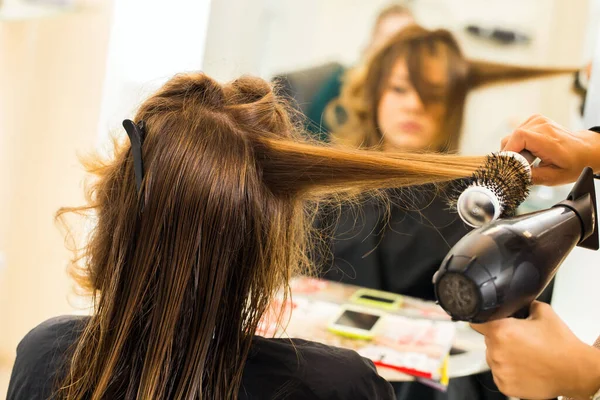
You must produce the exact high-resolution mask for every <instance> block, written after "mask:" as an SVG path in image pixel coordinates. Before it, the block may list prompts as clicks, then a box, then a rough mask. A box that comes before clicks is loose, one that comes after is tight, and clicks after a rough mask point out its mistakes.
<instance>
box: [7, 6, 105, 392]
mask: <svg viewBox="0 0 600 400" xmlns="http://www.w3.org/2000/svg"><path fill="white" fill-rule="evenodd" d="M111 8H112V2H109V1H105V2H102V3H100V2H99V3H95V4H93V5H92V4H90V5H89V7H85V8H83V9H81V10H79V11H78V12H76V13H69V14H65V15H56V16H54V17H52V18H44V19H33V20H19V21H11V22H6V21H0V54H2V59H1V60H2V62H1V63H0V88H2V90H0V251H1V252H3V253H4V254H5V256H6V264H5V265H6V268H5V270H4V271H2V272H1V273H0V326H1V328H0V363H1V362H2V361H3V360H4V361H6V360H8V361H9V363H10V361H12V358H13V357H14V355H15V353H14V352H15V349H16V345H17V343H18V341H19V340H20V339H21V338H22V337H23V335H25V334H26V333H27V331H28V330H29V329H31V328H33V327H34V326H35V325H37V324H38V323H40V322H41V321H43V320H44V319H47V318H49V317H51V316H55V315H60V314H64V313H71V312H73V311H74V310H73V307H72V305H71V304H70V303H69V296H68V295H69V293H70V292H71V282H70V280H69V279H68V277H67V274H66V266H67V263H68V260H69V258H70V253H69V252H68V251H67V249H66V248H65V245H64V240H63V235H62V234H61V232H60V231H59V229H58V228H57V226H56V224H55V222H54V213H55V212H56V211H57V210H58V208H59V207H62V206H74V205H75V206H76V205H81V204H83V202H84V199H83V190H82V187H81V182H82V180H83V177H84V172H83V169H82V167H81V165H80V163H79V159H78V155H80V154H82V153H85V152H86V151H88V150H90V149H91V148H93V142H94V138H95V133H96V127H97V123H98V116H99V110H100V98H101V93H102V83H103V79H104V72H105V64H106V62H105V60H106V54H107V45H108V34H109V25H110V10H111ZM74 39H76V40H74ZM4 55H10V57H8V56H7V57H4ZM1 395H2V394H1V393H0V396H1Z"/></svg>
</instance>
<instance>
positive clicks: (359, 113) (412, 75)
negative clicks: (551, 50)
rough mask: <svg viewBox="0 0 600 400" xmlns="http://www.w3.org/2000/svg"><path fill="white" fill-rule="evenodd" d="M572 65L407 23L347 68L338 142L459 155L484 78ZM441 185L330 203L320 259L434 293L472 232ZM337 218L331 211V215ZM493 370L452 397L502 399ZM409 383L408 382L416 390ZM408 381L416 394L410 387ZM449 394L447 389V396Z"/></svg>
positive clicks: (373, 284) (347, 276)
mask: <svg viewBox="0 0 600 400" xmlns="http://www.w3.org/2000/svg"><path fill="white" fill-rule="evenodd" d="M573 71H575V69H553V68H533V67H519V66H511V65H502V64H494V63H489V62H476V61H470V60H468V59H467V58H466V57H465V56H464V55H463V53H462V51H461V49H460V46H459V44H458V42H457V40H456V39H455V38H454V36H453V35H452V34H451V33H450V32H448V31H446V30H443V29H440V30H428V29H425V28H423V27H420V26H418V25H413V26H410V27H406V28H404V29H403V30H402V31H400V32H398V33H397V34H396V35H395V36H394V37H392V38H391V39H389V40H388V41H387V42H386V43H385V44H384V45H383V46H382V47H381V48H380V49H379V50H378V51H377V52H375V53H374V54H372V56H371V57H370V58H369V59H368V60H367V61H366V62H365V63H364V64H362V65H360V66H358V67H356V68H354V69H353V70H350V71H349V72H348V73H347V75H346V76H345V77H344V84H343V86H342V91H341V95H340V97H339V98H338V99H337V100H336V101H334V102H332V103H331V104H330V105H329V106H328V110H327V114H326V115H327V118H328V122H329V125H330V126H332V127H333V128H332V135H331V137H332V139H331V140H332V142H333V143H335V144H338V145H340V146H344V147H349V148H361V149H370V150H376V151H381V152H397V151H410V152H416V153H421V154H423V153H430V154H431V153H436V154H439V153H445V154H448V153H450V154H454V153H457V152H458V151H459V147H460V141H461V133H462V124H463V115H464V111H465V102H466V99H467V96H468V94H469V92H470V91H471V90H473V89H476V88H479V87H481V86H485V85H489V84H494V83H506V82H512V81H516V82H519V81H522V80H525V79H529V78H536V77H543V76H551V75H554V74H563V73H571V72H573ZM442 191H443V187H442V186H440V185H437V186H434V185H425V186H421V187H415V188H410V189H402V190H397V189H393V190H391V192H392V193H391V195H392V197H393V198H397V197H398V196H400V195H401V196H402V197H403V200H404V201H403V202H402V203H401V204H397V205H394V206H393V207H391V208H390V207H388V204H382V203H381V202H379V201H377V199H369V200H368V201H365V202H363V204H362V205H361V207H360V209H358V208H357V207H356V206H355V205H354V204H353V205H352V206H348V207H342V208H341V213H340V212H339V211H338V212H331V211H328V212H324V213H323V216H322V217H321V218H319V219H318V220H317V221H318V226H322V227H328V228H329V229H330V230H331V231H332V233H331V237H332V238H333V240H331V243H330V248H331V251H330V254H328V255H327V257H325V258H324V259H323V260H319V263H320V264H321V269H322V274H323V276H324V277H325V278H327V279H330V280H335V281H341V282H345V283H351V284H355V285H359V286H364V287H369V288H373V289H379V290H386V291H390V292H394V293H399V294H403V295H410V296H414V297H419V298H422V299H426V300H435V296H434V292H433V285H432V283H431V281H432V277H433V274H434V273H435V272H436V271H437V270H438V268H439V266H440V263H441V262H442V260H443V258H444V257H445V255H446V254H447V252H448V250H449V249H450V248H451V247H452V246H453V245H454V244H456V242H458V240H460V238H462V237H463V236H464V235H465V234H467V233H468V231H469V229H470V228H469V227H467V226H466V225H465V224H464V223H463V222H462V221H461V220H460V218H459V217H458V215H457V214H456V213H452V212H450V211H449V210H448V205H447V202H446V200H445V197H444V196H443V195H441V194H442V193H441V192H442ZM331 217H333V218H331ZM484 379H486V380H487V381H488V382H489V386H493V382H492V379H491V375H489V374H487V375H486V376H484V377H481V376H479V377H478V379H477V380H474V382H473V384H468V383H467V384H463V383H464V382H460V385H461V387H460V388H458V387H457V386H456V385H458V384H459V382H457V381H456V380H453V381H451V386H450V388H449V391H450V395H449V396H448V398H453V397H452V396H453V395H454V394H455V393H456V391H458V392H460V394H459V396H464V397H460V398H473V399H502V398H505V396H503V395H502V394H501V393H494V392H492V391H489V390H486V389H484V388H480V387H478V386H480V385H479V382H478V381H479V380H484ZM409 387H410V389H409ZM409 390H410V393H409ZM397 391H398V392H399V393H402V394H400V395H399V398H401V399H412V398H442V397H443V395H442V394H440V393H437V392H435V391H433V390H430V389H429V388H425V387H424V386H421V387H419V386H414V385H403V387H402V388H401V389H400V388H397ZM444 398H445V397H444Z"/></svg>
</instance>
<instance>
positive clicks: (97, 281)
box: [58, 73, 481, 400]
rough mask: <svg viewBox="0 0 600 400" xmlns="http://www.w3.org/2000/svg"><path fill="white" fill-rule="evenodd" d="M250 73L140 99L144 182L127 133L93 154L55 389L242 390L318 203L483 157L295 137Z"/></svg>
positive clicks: (449, 174)
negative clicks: (78, 312)
mask: <svg viewBox="0 0 600 400" xmlns="http://www.w3.org/2000/svg"><path fill="white" fill-rule="evenodd" d="M287 110H288V108H287V106H286V105H285V104H284V103H283V102H282V100H280V98H279V97H278V96H277V95H276V94H275V93H274V92H273V90H272V88H271V86H270V85H269V84H268V83H266V82H265V81H263V80H261V79H259V78H251V77H243V78H240V79H237V80H235V81H233V82H231V83H228V84H225V85H220V84H218V83H217V82H215V81H214V80H212V79H211V78H209V77H207V76H206V75H204V74H200V73H194V74H185V75H178V76H175V77H174V78H172V79H171V80H170V81H169V82H167V83H166V84H165V85H164V86H163V87H162V88H161V89H160V90H159V91H158V92H157V93H156V94H154V95H153V96H151V97H150V98H149V99H148V100H146V101H145V102H144V103H143V104H142V105H141V107H140V109H139V111H138V112H137V115H136V116H135V121H136V122H139V121H144V122H145V126H146V130H147V133H146V135H147V137H146V139H145V142H144V145H143V161H144V168H145V176H144V180H143V183H142V185H141V189H140V191H138V190H137V187H136V182H135V178H134V168H133V158H132V157H133V156H132V152H131V147H130V145H129V142H128V141H127V142H125V143H123V144H117V145H116V148H115V154H114V157H112V158H111V159H110V160H108V161H100V160H99V159H95V160H92V161H91V162H88V165H87V166H88V169H89V170H90V172H92V173H93V174H94V175H95V177H96V179H95V181H94V182H93V184H92V185H91V186H89V187H88V201H89V205H88V206H86V207H80V208H64V209H61V210H60V211H59V212H58V217H62V216H64V215H65V213H68V212H73V211H74V212H77V213H90V214H91V216H92V217H93V218H95V221H96V224H95V228H94V230H93V232H92V235H91V237H90V238H89V240H88V241H87V244H86V245H85V247H83V250H82V252H80V253H79V254H78V255H77V257H76V258H75V259H74V263H73V269H72V272H73V275H74V277H75V278H76V279H77V281H78V283H79V284H80V285H81V286H82V287H84V288H87V289H89V290H90V291H91V294H92V295H93V299H95V310H94V311H95V312H94V314H93V315H92V317H91V319H90V320H89V322H87V324H86V326H85V329H84V331H83V333H82V335H81V336H80V338H79V340H78V343H77V344H76V347H75V349H74V352H73V355H72V357H71V358H70V363H69V365H68V366H67V367H68V368H67V371H66V372H67V373H66V375H65V378H64V381H63V382H62V384H61V387H60V390H59V391H58V395H59V397H60V398H64V399H69V400H74V399H84V398H86V399H87V398H90V399H94V400H95V399H101V398H120V399H166V398H178V399H179V398H185V399H192V398H194V399H202V398H204V399H225V398H237V395H238V391H239V389H240V385H241V380H242V374H243V370H244V366H245V362H246V358H247V356H248V352H249V349H250V346H251V343H252V338H253V335H254V332H256V329H257V324H258V322H259V320H260V318H261V316H262V315H263V313H264V312H265V310H266V308H267V306H268V304H269V302H270V301H271V299H272V297H273V296H274V294H275V293H276V292H277V291H278V290H281V289H282V288H283V289H284V292H285V293H288V292H289V286H288V282H289V279H290V277H291V276H292V275H293V274H294V273H296V272H297V271H299V270H300V269H302V268H305V267H306V268H309V266H308V265H307V263H308V260H307V257H306V254H307V250H308V249H310V248H311V246H310V244H309V243H308V240H309V237H310V236H311V235H309V234H308V230H309V229H311V228H310V227H311V224H312V223H311V215H314V211H315V209H316V206H317V204H318V200H320V199H323V198H329V199H331V197H332V195H338V196H342V195H343V194H344V193H349V192H353V191H356V190H362V191H367V190H377V189H383V188H390V187H399V186H406V185H413V184H423V183H429V182H441V181H447V180H449V179H454V178H459V177H464V176H467V175H469V174H470V173H471V172H472V171H473V170H474V169H475V168H476V167H477V166H479V165H480V162H481V160H480V158H478V157H468V158H467V157H459V156H442V155H417V154H384V153H381V152H367V151H359V150H351V149H339V148H335V147H332V146H329V145H326V144H317V143H313V142H311V141H309V140H308V139H304V137H303V136H302V134H301V133H299V132H298V131H297V130H296V129H295V128H294V126H293V125H292V124H291V122H290V116H289V114H288V111H287Z"/></svg>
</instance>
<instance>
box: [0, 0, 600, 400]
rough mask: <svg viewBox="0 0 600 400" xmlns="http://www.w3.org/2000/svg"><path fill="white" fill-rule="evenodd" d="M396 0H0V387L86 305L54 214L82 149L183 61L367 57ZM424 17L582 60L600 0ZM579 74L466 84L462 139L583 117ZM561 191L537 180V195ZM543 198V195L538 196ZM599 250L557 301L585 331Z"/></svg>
mask: <svg viewBox="0 0 600 400" xmlns="http://www.w3.org/2000/svg"><path fill="white" fill-rule="evenodd" d="M391 3H393V2H390V1H385V0H368V1H367V0H302V1H300V0H252V1H250V0H218V1H217V0H170V1H168V2H167V1H164V0H163V1H159V0H113V1H110V0H71V1H69V0H46V1H43V0H0V397H1V398H3V397H4V393H5V390H6V386H7V384H8V373H9V371H10V367H11V365H12V362H13V359H14V356H15V348H16V345H17V343H18V342H19V340H20V339H21V338H22V337H23V335H24V334H26V333H27V331H28V330H29V329H31V328H32V327H34V326H35V325H37V324H38V323H39V322H41V321H42V320H44V319H46V318H48V317H51V316H54V315H58V314H65V313H74V312H87V310H86V309H85V301H83V300H82V299H78V298H77V297H75V296H74V295H73V294H72V293H73V287H72V284H71V282H70V280H69V279H68V277H67V275H66V266H67V262H68V259H69V255H70V254H69V252H68V250H67V249H66V248H65V246H64V239H63V236H62V233H61V231H60V230H59V228H58V227H57V226H56V224H55V222H54V219H53V217H54V213H55V212H56V210H57V209H58V208H59V207H61V206H65V205H79V204H82V203H83V201H84V198H83V190H82V189H83V182H84V176H85V175H84V171H83V168H82V167H81V166H80V164H79V159H78V157H80V156H82V155H85V154H87V153H89V152H91V151H95V150H99V151H103V150H104V149H107V148H108V146H110V141H109V138H110V135H111V134H114V133H115V132H116V133H118V134H120V131H119V129H120V123H121V121H122V120H123V119H124V118H126V117H131V116H132V115H133V113H134V111H135V109H136V106H137V105H138V104H139V102H140V101H141V100H142V99H143V98H144V97H145V96H147V95H148V94H149V93H150V92H152V91H153V90H155V89H156V88H157V87H159V86H160V85H161V84H162V83H164V82H165V81H166V80H167V79H168V78H169V77H170V76H171V75H173V74H175V73H177V72H183V71H192V70H202V71H205V72H206V73H207V74H209V75H211V76H213V77H215V78H217V79H219V80H229V79H232V78H235V77H237V76H239V75H240V74H253V75H259V76H261V77H263V78H265V79H272V78H273V77H274V76H277V75H280V74H288V73H292V72H294V71H300V72H302V71H305V70H307V69H310V68H311V67H314V66H319V65H329V64H331V63H335V64H336V65H341V66H344V67H348V66H352V65H354V64H356V63H358V62H359V61H360V57H361V54H362V52H363V50H364V49H365V47H366V46H367V44H368V40H369V37H370V35H371V32H372V30H373V24H374V21H375V18H376V16H377V15H378V13H379V11H380V10H381V9H382V8H384V7H386V6H388V5H389V4H391ZM401 4H403V5H405V6H407V7H408V8H409V9H410V10H411V12H412V13H413V15H414V18H415V20H416V22H417V23H419V24H421V25H423V26H425V27H427V28H438V27H443V28H446V29H448V30H450V31H451V32H452V33H454V34H455V36H456V37H457V39H458V40H459V43H460V46H461V48H462V50H463V52H464V53H465V54H466V55H467V56H468V57H469V58H474V59H479V60H487V61H496V62H505V63H512V64H518V65H523V66H542V67H583V66H585V65H587V64H588V63H589V62H590V61H591V59H592V58H593V54H594V51H593V50H594V48H595V46H596V44H597V41H596V39H597V38H598V33H599V31H598V23H597V22H598V20H599V18H600V0H526V1H523V0H487V1H480V0H412V1H405V2H401ZM574 79H575V76H574V75H563V76H557V77H552V78H544V79H536V80H532V81H527V82H522V83H519V84H511V85H497V86H493V87H489V88H482V89H478V90H476V91H473V92H471V93H470V94H469V95H468V98H467V103H466V111H465V120H464V125H463V130H464V132H463V140H462V144H461V149H460V150H461V151H462V152H463V153H466V154H484V153H487V152H490V151H496V150H498V148H499V143H500V139H501V138H502V137H503V136H505V135H506V134H508V133H509V132H510V131H511V129H512V128H513V127H514V126H515V125H516V124H518V123H519V122H522V121H523V120H524V119H526V118H527V117H528V116H530V115H531V114H533V113H542V114H545V115H547V116H548V117H550V118H552V119H554V120H556V121H557V122H559V123H561V124H563V125H566V126H567V127H570V128H572V129H582V128H583V127H585V126H586V125H585V124H584V122H583V119H582V115H581V112H580V108H581V97H580V96H577V95H576V94H575V93H574V92H573V90H572V87H573V84H574ZM563 192H564V190H563V189H562V188H557V189H553V190H549V189H544V188H540V189H538V190H537V191H536V192H534V194H535V196H534V198H533V199H532V200H531V203H530V204H529V207H531V208H536V207H538V208H539V207H543V206H545V205H549V204H551V203H552V201H554V200H555V199H556V200H558V198H559V197H560V196H561V195H562V194H561V193H563ZM536 201H537V203H536ZM595 282H600V254H595V253H592V252H589V251H584V250H579V249H576V250H575V251H574V252H573V253H572V255H571V256H570V257H569V259H568V260H567V261H566V263H565V264H564V265H563V266H562V268H561V271H560V273H559V275H558V278H557V281H556V285H555V289H554V296H553V300H552V303H553V305H554V307H555V308H556V309H557V311H558V312H559V314H560V315H561V317H563V318H564V319H565V321H566V322H567V323H568V324H569V326H570V327H571V328H572V329H573V330H574V331H575V333H576V334H577V335H578V336H580V337H581V338H582V339H583V340H585V341H586V342H589V343H591V342H593V339H595V337H596V336H597V335H598V333H600V307H597V305H598V300H597V298H596V297H595V296H594V294H595V293H596V285H597V284H596V283H595Z"/></svg>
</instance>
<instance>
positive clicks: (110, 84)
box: [98, 0, 211, 146]
mask: <svg viewBox="0 0 600 400" xmlns="http://www.w3.org/2000/svg"><path fill="white" fill-rule="evenodd" d="M210 6H211V0H194V1H190V0H169V1H168V2H167V1H163V0H119V1H117V2H116V3H115V9H114V21H113V24H112V26H111V36H110V45H109V53H108V57H107V59H106V66H107V72H106V81H105V85H104V91H103V100H102V112H101V117H100V121H99V124H98V130H99V144H100V146H105V145H106V144H107V143H108V142H109V141H108V140H107V137H108V135H109V134H112V133H115V132H117V133H118V134H120V133H122V127H121V122H122V121H123V119H125V118H130V117H132V116H133V113H134V112H135V109H136V108H137V107H138V106H139V104H140V102H141V101H142V100H143V99H144V98H146V97H147V96H148V95H149V94H150V93H152V92H153V91H154V90H156V89H157V88H158V87H160V86H161V85H162V84H163V83H164V82H165V81H166V80H167V79H169V78H170V77H171V76H173V75H174V74H176V73H180V72H186V71H198V70H200V69H201V68H202V61H203V57H204V53H205V44H206V32H207V26H208V18H209V13H210Z"/></svg>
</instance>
